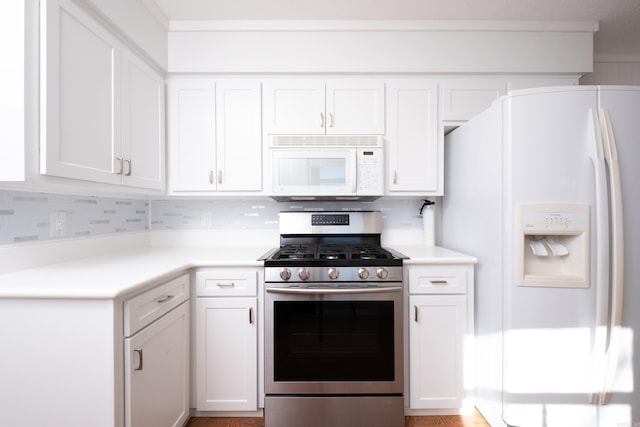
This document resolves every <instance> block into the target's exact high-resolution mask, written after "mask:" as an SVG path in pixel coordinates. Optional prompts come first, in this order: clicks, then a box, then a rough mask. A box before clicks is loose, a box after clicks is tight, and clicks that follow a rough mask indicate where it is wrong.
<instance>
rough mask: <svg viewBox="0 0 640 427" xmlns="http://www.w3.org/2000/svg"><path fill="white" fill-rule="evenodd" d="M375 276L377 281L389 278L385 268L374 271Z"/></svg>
mask: <svg viewBox="0 0 640 427" xmlns="http://www.w3.org/2000/svg"><path fill="white" fill-rule="evenodd" d="M376 276H378V279H382V280H384V279H386V278H387V277H389V272H388V271H387V269H386V268H384V267H380V268H379V269H377V270H376Z"/></svg>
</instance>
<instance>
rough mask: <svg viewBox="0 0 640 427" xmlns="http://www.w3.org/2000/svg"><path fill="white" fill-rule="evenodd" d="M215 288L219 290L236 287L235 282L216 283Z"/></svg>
mask: <svg viewBox="0 0 640 427" xmlns="http://www.w3.org/2000/svg"><path fill="white" fill-rule="evenodd" d="M216 286H217V287H219V288H233V287H235V286H236V283H235V282H231V283H216Z"/></svg>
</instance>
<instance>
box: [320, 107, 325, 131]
mask: <svg viewBox="0 0 640 427" xmlns="http://www.w3.org/2000/svg"><path fill="white" fill-rule="evenodd" d="M320 127H321V128H323V127H324V113H323V112H322V111H320Z"/></svg>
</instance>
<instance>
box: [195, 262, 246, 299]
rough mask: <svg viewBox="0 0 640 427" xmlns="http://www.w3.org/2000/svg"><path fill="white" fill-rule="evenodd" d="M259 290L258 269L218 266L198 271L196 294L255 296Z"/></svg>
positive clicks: (209, 295) (200, 295)
mask: <svg viewBox="0 0 640 427" xmlns="http://www.w3.org/2000/svg"><path fill="white" fill-rule="evenodd" d="M257 290H258V270H252V269H242V268H216V269H211V270H200V271H197V272H196V295H197V296H199V297H203V296H208V297H215V296H255V295H257Z"/></svg>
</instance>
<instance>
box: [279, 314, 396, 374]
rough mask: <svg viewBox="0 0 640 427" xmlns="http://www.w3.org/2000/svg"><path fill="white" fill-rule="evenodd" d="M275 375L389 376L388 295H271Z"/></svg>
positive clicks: (391, 349) (391, 325)
mask: <svg viewBox="0 0 640 427" xmlns="http://www.w3.org/2000/svg"><path fill="white" fill-rule="evenodd" d="M274 311H275V316H274V380H275V381H276V382H277V381H394V338H393V334H394V314H393V311H394V302H393V301H275V302H274Z"/></svg>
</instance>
